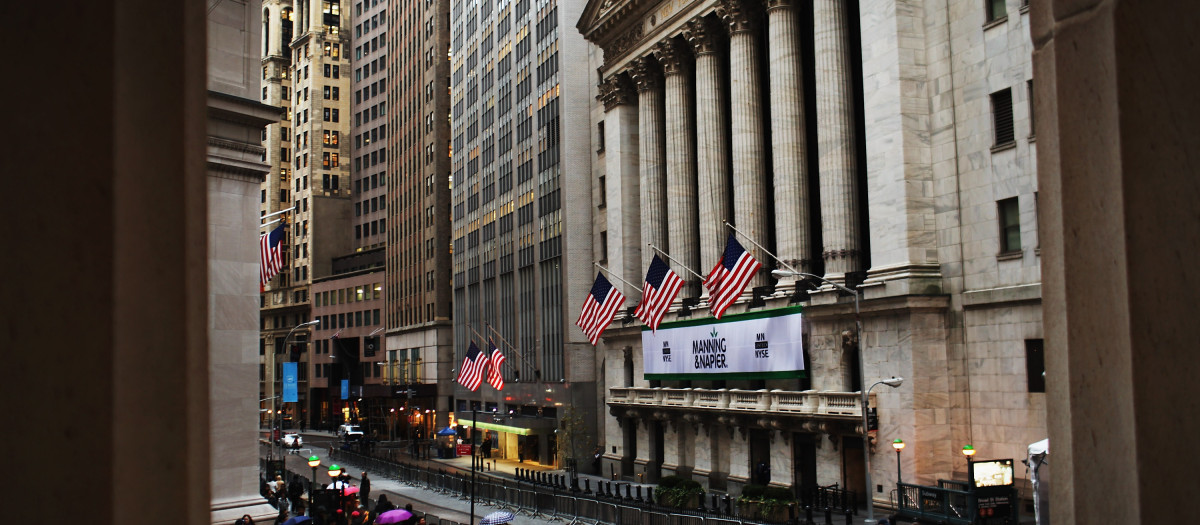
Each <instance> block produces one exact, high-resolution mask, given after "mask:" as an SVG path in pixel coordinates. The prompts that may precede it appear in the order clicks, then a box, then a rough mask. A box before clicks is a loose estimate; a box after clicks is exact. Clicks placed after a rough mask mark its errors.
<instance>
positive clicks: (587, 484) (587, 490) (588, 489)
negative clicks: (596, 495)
mask: <svg viewBox="0 0 1200 525" xmlns="http://www.w3.org/2000/svg"><path fill="white" fill-rule="evenodd" d="M583 493H584V494H591V493H592V480H591V479H590V478H583Z"/></svg>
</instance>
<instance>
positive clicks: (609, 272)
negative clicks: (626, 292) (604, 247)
mask: <svg viewBox="0 0 1200 525" xmlns="http://www.w3.org/2000/svg"><path fill="white" fill-rule="evenodd" d="M592 264H594V265H596V267H597V268H599V269H601V270H603V271H604V273H607V274H608V276H609V277H612V278H613V279H616V280H618V281H621V282H623V283H625V284H626V285H628V286H629V287H630V288H633V289H634V290H637V291H639V292H642V293H646V291H645V290H643V289H642V287H640V286H634V285H633V283H631V282H629V281H626V280H625V279H622V278H620V277H617V274H615V273H613V271H612V270H609V269H608V268H605V267H603V266H600V263H592Z"/></svg>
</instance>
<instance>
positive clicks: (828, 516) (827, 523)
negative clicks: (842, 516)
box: [825, 505, 833, 525]
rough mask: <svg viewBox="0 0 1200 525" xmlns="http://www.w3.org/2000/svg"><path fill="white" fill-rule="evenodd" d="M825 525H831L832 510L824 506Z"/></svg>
mask: <svg viewBox="0 0 1200 525" xmlns="http://www.w3.org/2000/svg"><path fill="white" fill-rule="evenodd" d="M825 525H833V508H832V507H830V506H828V505H826V506H825Z"/></svg>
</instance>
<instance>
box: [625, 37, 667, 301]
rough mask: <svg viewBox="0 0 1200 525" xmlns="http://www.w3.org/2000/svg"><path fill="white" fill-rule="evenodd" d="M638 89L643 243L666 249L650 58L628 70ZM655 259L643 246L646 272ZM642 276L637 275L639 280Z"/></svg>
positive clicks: (658, 96)
mask: <svg viewBox="0 0 1200 525" xmlns="http://www.w3.org/2000/svg"><path fill="white" fill-rule="evenodd" d="M630 74H631V75H632V76H633V80H634V82H637V90H638V134H639V135H640V137H639V138H638V143H639V145H640V146H641V147H640V149H641V163H640V164H641V172H642V176H641V181H640V189H641V197H642V198H641V210H642V217H641V220H642V246H643V247H644V246H645V245H646V243H650V244H653V245H655V246H658V247H659V248H662V249H664V250H669V249H670V247H669V245H668V244H667V216H666V214H667V177H666V170H665V169H664V168H665V166H664V164H665V163H664V159H663V157H664V155H663V154H664V150H665V149H666V146H665V144H664V138H665V136H664V133H663V127H664V126H665V123H664V122H663V93H662V80H661V78H660V74H659V70H658V64H656V63H655V62H654V61H653V60H652V59H651V58H650V57H642V58H639V59H638V60H637V62H636V64H635V65H634V67H633V70H632V71H631V72H630ZM652 258H654V253H653V250H650V249H646V248H643V249H642V267H641V271H642V272H645V271H646V268H649V267H650V260H651V259H652ZM643 276H644V274H643V275H642V276H639V280H638V281H633V282H640V280H641V278H642V277H643Z"/></svg>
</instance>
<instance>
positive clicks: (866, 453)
mask: <svg viewBox="0 0 1200 525" xmlns="http://www.w3.org/2000/svg"><path fill="white" fill-rule="evenodd" d="M789 268H791V267H790V266H789ZM771 276H773V277H775V278H776V279H781V278H784V277H803V278H805V279H816V280H818V281H821V282H823V283H825V284H828V285H830V286H832V287H834V288H837V289H838V290H841V291H843V292H846V293H848V294H851V295H853V296H854V335H855V337H856V338H858V344H859V350H858V377H859V381H862V382H865V381H866V380H867V373H866V364H865V363H866V359H865V357H866V356H865V352H863V339H862V316H861V312H860V311H859V307H858V300H859V292H858V290H851V289H850V288H847V287H845V286H842V285H840V284H838V283H835V282H833V281H830V280H829V279H826V278H824V277H821V276H819V275H813V274H811V273H804V272H799V271H796V270H795V269H789V270H772V271H771ZM796 286H800V284H799V283H796ZM903 382H904V380H903V379H901V378H899V377H893V378H891V379H884V380H882V381H878V382H876V383H875V384H873V385H871V387H870V388H863V389H861V392H862V396H861V397H862V399H861V402H862V442H863V469H864V471H865V474H866V480H865V481H866V491H867V494H866V496H867V523H871V524H874V523H875V497H874V494H873V493H872V488H871V446H870V437H869V435H868V430H867V426H868V422H867V404H868V399H867V396H868V395H869V394H870V392H871V388H875V386H876V385H879V384H881V383H882V384H885V385H887V386H890V387H892V388H896V387H898V386H900V384H901V383H903Z"/></svg>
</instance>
